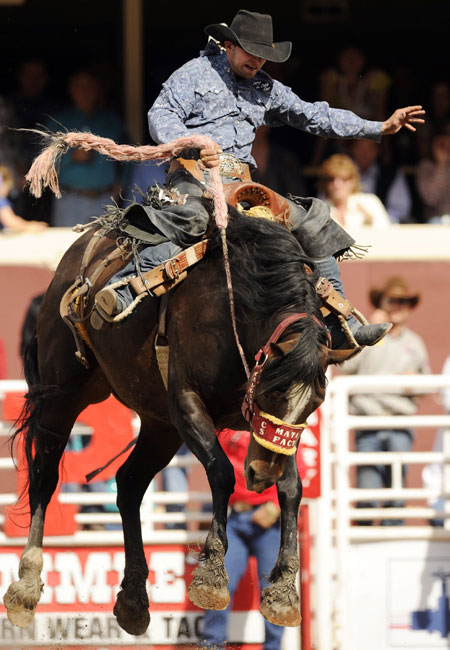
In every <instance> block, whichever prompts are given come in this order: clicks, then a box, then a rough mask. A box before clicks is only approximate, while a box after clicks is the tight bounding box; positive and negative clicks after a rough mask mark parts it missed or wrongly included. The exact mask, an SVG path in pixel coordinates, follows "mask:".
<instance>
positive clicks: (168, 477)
mask: <svg viewBox="0 0 450 650" xmlns="http://www.w3.org/2000/svg"><path fill="white" fill-rule="evenodd" d="M190 453H191V452H190V451H189V448H188V447H187V445H186V443H183V444H182V445H181V447H180V449H179V450H178V451H177V453H176V456H175V458H177V459H181V458H184V457H186V456H187V455H189V454H190ZM161 477H162V489H163V490H164V492H188V491H189V482H188V468H187V467H165V468H164V469H163V470H162V472H161ZM185 509H186V508H185V505H184V503H168V504H167V505H166V512H184V511H185ZM166 528H168V529H172V530H186V524H185V523H182V522H168V523H167V524H166Z"/></svg>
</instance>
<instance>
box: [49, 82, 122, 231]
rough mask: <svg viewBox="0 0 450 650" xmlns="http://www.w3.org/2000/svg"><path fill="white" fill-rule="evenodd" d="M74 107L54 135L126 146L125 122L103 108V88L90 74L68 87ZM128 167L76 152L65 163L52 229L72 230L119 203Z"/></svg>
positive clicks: (92, 153)
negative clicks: (82, 135)
mask: <svg viewBox="0 0 450 650" xmlns="http://www.w3.org/2000/svg"><path fill="white" fill-rule="evenodd" d="M68 90H69V96H70V99H71V102H72V103H71V105H70V106H69V107H68V108H66V109H65V110H64V111H62V112H61V113H58V114H57V115H56V121H53V122H52V123H49V126H50V128H51V129H52V130H53V131H58V130H63V129H67V130H68V131H90V132H92V133H95V135H98V136H103V137H106V138H111V139H112V140H114V141H115V142H126V141H127V136H126V134H125V128H124V125H123V124H122V121H121V120H120V118H119V117H118V115H117V114H116V113H114V112H113V111H110V110H106V109H102V108H100V107H99V105H100V102H101V101H102V97H103V96H102V88H101V85H100V84H99V82H98V80H97V78H96V77H95V75H93V74H92V73H91V72H90V71H89V70H82V71H80V72H76V73H75V74H74V75H72V76H71V77H70V79H69V84H68ZM128 174H129V171H128V168H127V166H126V165H125V164H121V163H117V162H114V161H111V160H108V159H106V158H105V157H104V156H102V155H101V154H99V153H97V152H95V151H83V150H82V149H80V148H76V149H72V150H71V151H69V152H68V153H66V154H65V155H64V156H63V158H62V159H61V168H60V171H59V182H60V186H61V190H62V198H60V199H56V200H54V202H53V211H52V222H51V223H52V225H53V226H60V227H72V226H74V225H76V224H77V223H86V222H87V221H88V220H89V218H91V217H93V216H95V217H97V216H99V215H101V214H103V212H104V206H105V205H108V204H110V203H111V198H114V199H115V200H119V195H120V190H121V188H122V187H124V186H126V184H127V183H128Z"/></svg>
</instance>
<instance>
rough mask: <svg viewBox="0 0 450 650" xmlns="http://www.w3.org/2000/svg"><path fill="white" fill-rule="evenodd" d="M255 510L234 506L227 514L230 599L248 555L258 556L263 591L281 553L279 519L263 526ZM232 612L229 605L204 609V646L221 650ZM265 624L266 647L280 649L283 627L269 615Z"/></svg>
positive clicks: (226, 561) (244, 568)
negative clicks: (255, 521)
mask: <svg viewBox="0 0 450 650" xmlns="http://www.w3.org/2000/svg"><path fill="white" fill-rule="evenodd" d="M256 507H258V506H256ZM256 507H255V509H256ZM252 514H253V510H249V511H248V512H240V513H237V512H234V511H233V510H232V511H231V513H230V516H229V517H228V523H227V537H228V550H227V553H226V556H225V568H226V570H227V573H228V576H229V583H228V589H229V591H230V596H231V602H232V599H233V594H234V592H235V590H236V588H237V586H238V584H239V581H240V579H241V577H242V576H243V575H244V573H245V570H246V568H247V564H248V560H249V557H250V556H251V555H253V556H255V558H256V562H257V567H258V569H257V570H258V580H259V587H260V590H261V591H262V590H263V589H264V588H265V587H267V585H268V581H267V578H268V576H269V574H270V572H271V571H272V568H273V566H274V564H275V562H276V559H277V555H278V549H279V546H280V522H279V520H278V521H277V522H276V523H275V524H274V525H273V526H271V527H270V528H267V529H264V528H261V526H258V524H255V523H253V522H252V521H251V517H252ZM255 586H256V585H255ZM229 613H230V606H228V608H227V609H225V610H220V611H219V610H206V611H205V619H204V620H205V627H204V635H203V639H202V644H203V645H202V647H205V648H214V650H216V648H217V650H220V649H221V648H222V647H223V646H224V645H225V643H226V641H227V623H228V620H229ZM264 627H265V633H266V640H265V643H264V645H263V648H264V650H280V647H281V637H282V635H283V629H284V628H283V627H281V626H279V625H274V624H273V623H269V622H268V621H266V619H264Z"/></svg>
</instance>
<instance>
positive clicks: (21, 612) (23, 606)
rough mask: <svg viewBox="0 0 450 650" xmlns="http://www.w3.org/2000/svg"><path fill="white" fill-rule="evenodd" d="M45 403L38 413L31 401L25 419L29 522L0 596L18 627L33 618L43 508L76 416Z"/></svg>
mask: <svg viewBox="0 0 450 650" xmlns="http://www.w3.org/2000/svg"><path fill="white" fill-rule="evenodd" d="M61 401H63V400H61ZM46 406H47V409H43V411H42V415H41V416H40V417H38V415H37V413H36V411H35V410H34V409H33V405H31V412H32V413H33V410H34V412H35V416H33V415H32V416H30V417H29V419H28V421H27V423H26V424H27V427H28V430H27V434H26V435H27V445H28V446H29V449H30V450H31V447H32V446H33V447H34V457H33V460H32V462H31V463H30V466H29V468H28V474H29V488H28V495H29V503H30V512H31V523H30V530H29V534H28V541H27V544H26V547H25V549H24V552H23V554H22V557H21V559H20V563H19V581H18V582H13V583H12V584H11V585H10V586H9V588H8V590H7V592H6V593H5V595H4V597H3V602H4V604H5V607H6V609H7V614H8V618H9V620H10V621H11V623H13V625H16V626H18V627H28V626H29V625H30V624H31V623H32V622H33V618H34V614H35V611H36V606H37V604H38V602H39V599H40V597H41V593H42V590H43V587H44V585H43V583H42V580H41V572H42V567H43V555H42V542H43V537H44V522H45V512H46V509H47V506H48V504H49V502H50V499H51V497H52V495H53V493H54V491H55V489H56V486H57V483H58V476H59V473H58V466H59V462H60V460H61V456H62V454H63V451H64V448H65V446H66V442H67V440H68V438H69V435H70V431H71V429H72V426H73V423H74V422H75V419H76V415H73V416H72V417H71V416H70V412H71V409H69V408H67V409H66V410H64V407H63V408H62V409H61V404H58V406H56V404H55V402H54V401H52V402H51V404H50V403H48V404H47V405H46ZM46 412H47V414H48V417H47V418H46V417H45V415H46ZM44 424H45V426H44Z"/></svg>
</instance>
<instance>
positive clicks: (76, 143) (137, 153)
mask: <svg viewBox="0 0 450 650" xmlns="http://www.w3.org/2000/svg"><path fill="white" fill-rule="evenodd" d="M37 133H39V135H41V136H42V137H43V138H45V139H46V140H49V141H50V144H48V145H47V146H46V147H45V149H44V150H43V151H42V152H41V153H40V154H39V156H37V158H35V160H34V162H33V164H32V165H31V167H30V169H29V171H28V173H27V175H26V176H25V180H26V181H27V182H28V183H29V186H30V192H31V194H33V196H35V197H37V198H39V197H40V196H42V191H43V190H44V189H45V188H47V187H48V188H49V189H50V190H51V191H52V192H53V193H54V194H55V196H57V197H58V198H60V197H61V192H60V189H59V183H58V174H57V173H56V167H55V166H56V163H57V161H58V159H59V157H60V156H62V155H63V154H64V153H66V151H67V150H68V149H70V148H71V147H80V148H81V149H84V150H85V151H90V150H94V151H97V152H98V153H101V154H103V155H105V156H108V157H109V158H112V159H113V160H119V161H122V162H131V161H135V162H137V161H138V162H140V161H143V160H157V161H159V162H160V163H163V162H166V161H168V160H170V159H171V158H173V157H175V156H177V155H178V154H180V153H181V152H182V151H183V149H189V148H194V149H211V148H215V146H216V144H215V142H214V141H213V140H211V138H209V137H207V136H204V135H192V136H186V137H182V138H177V139H176V140H172V141H171V142H167V143H165V144H160V145H157V146H150V145H144V146H139V147H138V146H134V145H128V144H117V143H116V142H114V140H111V139H110V138H102V137H100V136H97V135H94V134H93V133H82V132H76V131H69V132H67V133H62V132H59V133H52V134H49V133H45V132H44V131H37ZM209 172H210V183H209V187H208V189H209V191H210V193H211V195H212V197H213V200H214V213H215V217H216V223H217V226H218V227H219V228H225V227H226V225H227V218H228V216H227V215H228V210H227V204H226V201H225V196H224V193H223V189H222V182H221V180H220V173H219V168H218V167H213V168H211V169H209Z"/></svg>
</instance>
